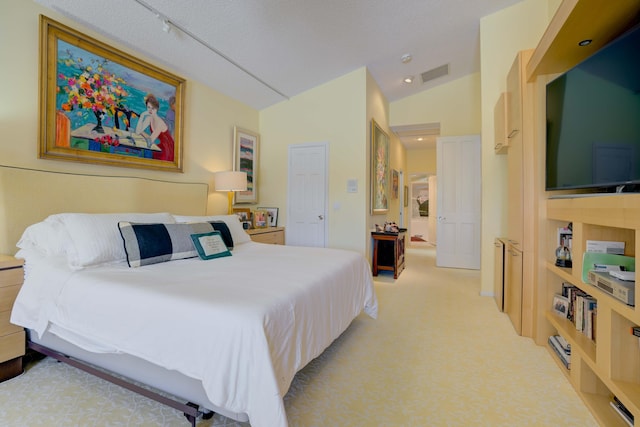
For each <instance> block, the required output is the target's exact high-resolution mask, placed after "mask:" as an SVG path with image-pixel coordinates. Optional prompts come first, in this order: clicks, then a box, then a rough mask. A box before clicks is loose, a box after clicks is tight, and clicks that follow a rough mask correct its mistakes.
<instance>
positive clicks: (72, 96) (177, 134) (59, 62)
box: [38, 16, 185, 172]
mask: <svg viewBox="0 0 640 427" xmlns="http://www.w3.org/2000/svg"><path fill="white" fill-rule="evenodd" d="M184 84H185V82H184V80H183V79H182V78H180V77H177V76H175V75H173V74H171V73H168V72H166V71H164V70H161V69H160V68H158V67H155V66H153V65H151V64H148V63H146V62H143V61H141V60H140V59H138V58H136V57H134V56H131V55H128V54H126V53H124V52H122V51H119V50H117V49H115V48H113V47H110V46H108V45H105V44H103V43H101V42H99V41H98V40H96V39H93V38H91V37H89V36H86V35H84V34H82V33H80V32H78V31H76V30H73V29H71V28H69V27H67V26H65V25H63V24H60V23H58V22H56V21H53V20H51V19H49V18H46V17H44V16H41V17H40V138H39V150H38V155H39V157H40V158H44V159H55V160H66V161H74V162H83V163H96V164H103V165H111V166H124V167H135V168H144V169H155V170H163V171H171V172H182V151H183V147H182V120H183V117H182V109H183V104H184V100H183V97H184Z"/></svg>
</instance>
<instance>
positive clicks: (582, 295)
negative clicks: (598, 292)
mask: <svg viewBox="0 0 640 427" xmlns="http://www.w3.org/2000/svg"><path fill="white" fill-rule="evenodd" d="M562 295H564V296H566V297H567V299H568V300H569V308H568V309H567V319H569V320H570V321H571V322H573V324H574V326H575V328H576V330H577V331H580V332H582V333H583V334H585V335H586V336H587V337H588V338H590V339H592V340H594V341H595V338H596V326H595V325H596V323H597V320H596V319H597V305H598V304H597V301H596V299H595V298H594V297H592V296H591V295H589V294H587V293H586V292H584V291H583V290H582V289H580V288H578V287H577V286H574V285H572V284H571V283H568V282H564V283H562Z"/></svg>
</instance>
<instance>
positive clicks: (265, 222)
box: [253, 210, 269, 228]
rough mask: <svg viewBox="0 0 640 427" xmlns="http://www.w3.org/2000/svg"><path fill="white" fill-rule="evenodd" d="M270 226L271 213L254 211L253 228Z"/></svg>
mask: <svg viewBox="0 0 640 427" xmlns="http://www.w3.org/2000/svg"><path fill="white" fill-rule="evenodd" d="M268 226H269V212H267V211H264V210H256V211H253V228H267V227H268Z"/></svg>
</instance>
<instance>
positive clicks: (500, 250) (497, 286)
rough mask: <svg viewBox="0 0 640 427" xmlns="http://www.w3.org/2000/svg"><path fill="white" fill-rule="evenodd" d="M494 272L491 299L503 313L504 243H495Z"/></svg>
mask: <svg viewBox="0 0 640 427" xmlns="http://www.w3.org/2000/svg"><path fill="white" fill-rule="evenodd" d="M494 262H495V271H494V273H493V278H494V286H493V297H494V298H495V300H496V304H497V305H498V309H499V310H500V311H504V241H503V240H502V239H496V241H495V261H494Z"/></svg>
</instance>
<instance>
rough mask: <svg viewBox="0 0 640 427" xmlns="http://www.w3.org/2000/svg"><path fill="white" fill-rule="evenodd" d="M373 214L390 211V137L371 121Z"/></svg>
mask: <svg viewBox="0 0 640 427" xmlns="http://www.w3.org/2000/svg"><path fill="white" fill-rule="evenodd" d="M371 159H372V162H371V214H372V215H377V214H382V213H386V212H387V211H388V210H389V136H388V135H387V134H386V133H385V132H384V131H383V130H382V129H381V128H380V126H378V124H377V123H376V122H375V120H373V119H372V120H371Z"/></svg>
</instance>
